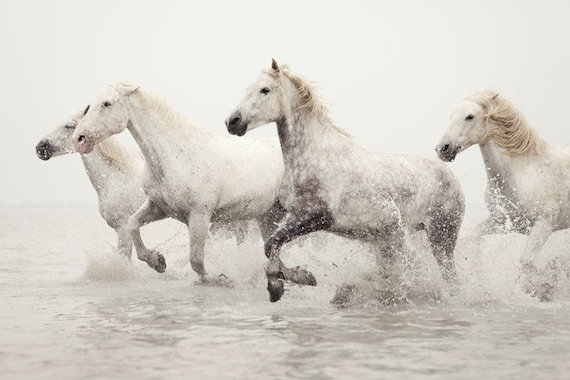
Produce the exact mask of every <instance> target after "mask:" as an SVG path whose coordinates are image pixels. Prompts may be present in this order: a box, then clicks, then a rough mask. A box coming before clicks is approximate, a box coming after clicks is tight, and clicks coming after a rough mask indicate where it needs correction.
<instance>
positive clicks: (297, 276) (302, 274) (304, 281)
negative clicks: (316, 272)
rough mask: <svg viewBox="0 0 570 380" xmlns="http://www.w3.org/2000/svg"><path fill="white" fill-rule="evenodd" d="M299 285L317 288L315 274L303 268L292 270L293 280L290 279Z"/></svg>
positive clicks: (290, 279)
mask: <svg viewBox="0 0 570 380" xmlns="http://www.w3.org/2000/svg"><path fill="white" fill-rule="evenodd" d="M288 280H289V281H291V282H294V283H295V284H298V285H310V286H316V285H317V279H316V278H315V276H313V274H312V273H311V272H309V271H307V270H305V269H302V268H301V267H298V266H297V267H295V268H291V278H289V279H288Z"/></svg>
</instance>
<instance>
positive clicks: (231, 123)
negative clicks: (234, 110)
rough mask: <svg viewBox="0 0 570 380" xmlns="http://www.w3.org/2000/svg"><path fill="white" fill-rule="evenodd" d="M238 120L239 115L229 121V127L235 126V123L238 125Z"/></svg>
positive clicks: (239, 119) (239, 120)
mask: <svg viewBox="0 0 570 380" xmlns="http://www.w3.org/2000/svg"><path fill="white" fill-rule="evenodd" d="M240 122H241V118H240V117H239V116H236V117H234V118H233V119H232V120H231V121H230V127H235V126H236V125H239V123H240Z"/></svg>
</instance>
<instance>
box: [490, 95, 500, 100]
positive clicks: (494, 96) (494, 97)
mask: <svg viewBox="0 0 570 380" xmlns="http://www.w3.org/2000/svg"><path fill="white" fill-rule="evenodd" d="M497 96H499V93H496V94H495V95H493V97H492V98H491V100H495V99H497Z"/></svg>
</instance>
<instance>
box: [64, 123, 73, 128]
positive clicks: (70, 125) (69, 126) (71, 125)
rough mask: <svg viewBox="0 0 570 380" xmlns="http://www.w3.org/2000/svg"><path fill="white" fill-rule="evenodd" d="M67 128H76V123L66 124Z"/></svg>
mask: <svg viewBox="0 0 570 380" xmlns="http://www.w3.org/2000/svg"><path fill="white" fill-rule="evenodd" d="M65 129H75V125H73V124H67V125H66V126H65Z"/></svg>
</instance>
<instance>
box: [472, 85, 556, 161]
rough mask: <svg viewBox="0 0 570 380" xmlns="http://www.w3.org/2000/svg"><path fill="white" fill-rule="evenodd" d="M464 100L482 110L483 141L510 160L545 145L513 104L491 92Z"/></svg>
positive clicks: (529, 153) (528, 153) (538, 149)
mask: <svg viewBox="0 0 570 380" xmlns="http://www.w3.org/2000/svg"><path fill="white" fill-rule="evenodd" d="M467 99H469V100H472V101H474V102H475V103H477V104H479V105H480V106H481V107H483V109H484V110H485V119H486V121H487V132H486V135H485V137H484V140H483V141H487V140H491V141H493V142H494V143H495V144H497V146H499V147H501V148H503V149H505V150H506V152H507V154H509V155H510V156H519V155H535V154H540V153H542V152H543V150H544V146H545V144H546V143H545V141H544V140H543V139H542V138H541V137H540V136H539V135H538V133H537V132H536V130H535V129H534V128H533V127H532V126H531V125H530V124H529V123H528V122H527V121H526V118H525V117H524V115H523V114H522V113H521V112H520V111H519V110H518V109H517V108H516V107H515V106H513V104H512V103H511V102H510V101H508V100H507V99H505V98H504V97H503V96H500V95H499V94H498V93H497V92H494V91H482V92H478V93H476V94H473V95H471V96H469V97H467Z"/></svg>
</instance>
